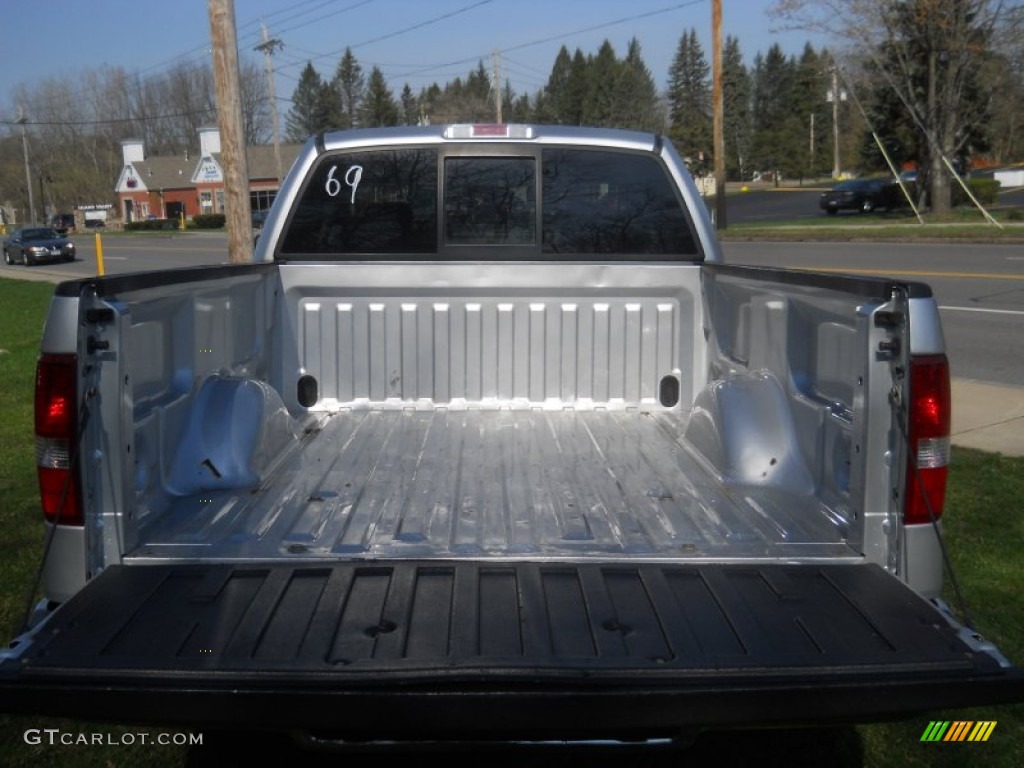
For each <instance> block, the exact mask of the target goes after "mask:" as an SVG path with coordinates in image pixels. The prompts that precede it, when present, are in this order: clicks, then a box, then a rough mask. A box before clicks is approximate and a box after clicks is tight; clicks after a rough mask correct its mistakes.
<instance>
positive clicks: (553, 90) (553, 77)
mask: <svg viewBox="0 0 1024 768" xmlns="http://www.w3.org/2000/svg"><path fill="white" fill-rule="evenodd" d="M571 77H572V57H571V56H569V49H568V48H566V47H565V46H564V45H563V46H562V47H561V48H560V49H559V51H558V55H557V56H556V57H555V63H554V66H552V67H551V74H550V75H549V76H548V82H547V85H545V86H544V101H543V104H544V108H545V114H544V122H549V123H561V124H564V123H567V122H571V121H572V118H571V115H572V109H571V107H570V105H569V84H570V79H571Z"/></svg>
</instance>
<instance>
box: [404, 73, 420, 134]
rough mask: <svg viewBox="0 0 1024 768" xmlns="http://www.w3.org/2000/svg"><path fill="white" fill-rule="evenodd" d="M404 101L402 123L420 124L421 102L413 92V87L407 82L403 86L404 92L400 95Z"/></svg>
mask: <svg viewBox="0 0 1024 768" xmlns="http://www.w3.org/2000/svg"><path fill="white" fill-rule="evenodd" d="M399 98H400V99H401V103H402V123H403V124H404V125H419V122H420V104H419V100H418V99H417V98H416V95H415V94H414V93H413V92H412V88H410V87H409V84H408V83H406V84H405V86H404V87H403V88H402V94H401V96H399Z"/></svg>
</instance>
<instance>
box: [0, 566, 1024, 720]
mask: <svg viewBox="0 0 1024 768" xmlns="http://www.w3.org/2000/svg"><path fill="white" fill-rule="evenodd" d="M1021 681H1022V678H1021V673H1020V671H1019V670H1018V669H1016V668H1014V667H1006V666H1000V664H999V663H998V662H997V660H996V659H995V658H993V657H992V656H990V655H988V654H986V653H982V652H979V651H978V649H977V647H971V646H970V645H968V643H967V642H965V640H964V636H963V635H962V634H961V632H959V631H958V630H957V628H955V627H954V626H952V625H951V624H950V623H949V622H947V621H946V620H945V619H944V618H943V615H942V613H940V612H939V611H938V610H937V609H936V608H935V607H934V606H933V605H932V604H930V603H929V602H927V601H925V600H923V599H922V598H920V597H919V596H918V595H917V594H916V593H914V592H912V591H911V590H909V589H908V588H907V587H905V586H904V585H903V584H902V583H900V582H899V581H898V580H896V579H895V578H893V577H891V576H889V575H888V574H886V573H885V572H883V571H882V570H881V569H879V568H878V567H876V566H874V565H830V564H829V565H781V564H770V565H750V564H743V565H738V564H732V565H731V564H700V565H687V564H629V565H618V564H614V565H612V564H573V563H556V562H552V563H501V562H495V563H488V564H481V563H478V562H451V561H448V562H438V561H432V562H426V561H419V562H417V561H389V562H387V563H367V562H358V563H357V562H346V563H331V564H325V565H315V566H293V565H284V564H268V565H261V566H258V567H253V566H243V565H230V564H225V565H137V566H114V567H111V568H109V569H108V570H106V571H105V572H104V573H103V574H102V575H101V576H99V577H98V578H97V579H95V580H94V581H93V582H91V583H90V584H89V585H88V586H87V587H86V588H85V589H84V590H83V591H82V592H81V593H79V595H77V596H76V597H75V598H74V599H72V600H71V601H70V602H69V603H67V604H66V605H64V606H63V607H61V608H60V609H59V610H58V611H57V612H56V613H55V614H54V615H53V616H52V617H51V618H50V620H49V621H48V622H47V623H46V624H44V625H43V626H42V628H41V629H40V630H39V631H38V632H36V633H35V635H34V637H33V638H32V639H31V640H30V641H26V643H25V644H24V646H23V647H22V650H21V652H20V654H18V655H17V657H16V658H8V659H7V661H6V662H5V663H4V664H3V666H2V667H0V703H2V709H3V711H7V712H20V713H35V714H46V715H52V716H70V717H76V718H94V719H95V718H104V719H106V718H111V719H115V720H120V721H123V722H152V723H162V724H171V723H174V724H182V725H193V726H209V727H214V726H225V727H227V726H236V727H240V726H245V727H257V728H273V729H305V730H309V731H323V732H330V733H332V734H335V735H337V736H339V737H344V738H358V739H366V738H389V739H391V738H393V739H406V738H408V739H413V738H431V739H438V738H460V739H461V738H474V737H477V738H516V739H521V738H633V737H652V736H664V735H671V734H673V733H678V732H679V731H680V730H681V729H683V728H693V727H710V726H725V725H730V724H743V725H757V724H764V725H769V724H810V723H821V722H835V721H865V720H877V719H883V718H887V717H893V716H902V715H908V714H911V713H918V712H925V711H928V710H932V709H939V708H947V707H958V706H966V705H982V704H995V703H1001V702H1006V701H1016V700H1020V699H1021V698H1024V687H1022V682H1021Z"/></svg>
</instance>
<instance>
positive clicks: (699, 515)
mask: <svg viewBox="0 0 1024 768" xmlns="http://www.w3.org/2000/svg"><path fill="white" fill-rule="evenodd" d="M949 417H950V391H949V373H948V366H947V362H946V358H945V355H944V342H943V335H942V330H941V327H940V321H939V315H938V311H937V306H936V304H935V301H934V300H933V298H932V296H931V292H930V290H929V289H928V287H927V286H925V285H921V284H917V283H905V282H900V281H894V280H887V279H866V278H862V277H857V278H855V277H846V276H837V275H823V274H815V273H811V272H803V271H795V270H773V269H764V268H754V267H747V266H738V265H726V264H723V263H722V258H721V254H720V250H719V246H718V244H717V241H716V237H715V233H714V231H713V229H712V226H711V223H710V221H709V218H708V216H707V212H706V209H705V206H704V204H703V202H702V200H701V198H700V196H699V194H698V193H697V191H696V189H695V187H694V185H693V182H692V180H691V178H690V176H689V174H688V172H687V170H686V166H685V164H684V163H683V162H682V160H681V159H680V157H679V156H678V154H677V153H676V151H675V150H674V149H673V147H672V144H671V143H670V142H669V141H668V140H666V139H664V138H662V137H660V136H654V135H647V134H640V133H628V132H622V131H612V130H592V129H580V128H566V127H545V126H524V125H475V126H474V125H451V126H441V127H425V128H402V129H382V130H367V131H351V132H344V133H335V134H328V135H320V136H317V137H315V138H313V139H310V141H309V142H308V144H307V145H306V147H305V149H304V150H303V152H302V153H301V155H300V156H299V158H298V160H297V161H296V163H295V165H294V167H293V168H292V169H291V171H290V173H289V174H288V177H287V179H286V180H285V182H284V184H283V188H282V190H281V193H280V195H279V196H278V198H277V200H276V202H275V203H274V206H273V209H272V211H271V213H270V215H269V217H268V219H267V221H266V222H265V225H264V227H263V230H262V234H261V236H260V238H259V242H258V246H257V253H256V258H255V263H252V264H245V265H217V266H211V267H208V268H199V269H185V270H176V271H169V272H160V273H144V274H143V273H140V274H129V275H118V276H110V277H105V278H94V279H86V280H78V281H72V282H66V283H63V284H61V285H59V286H58V287H57V289H56V294H55V296H54V299H53V303H52V307H51V310H50V313H49V316H48V319H47V321H46V326H45V331H44V335H43V340H42V354H41V356H40V358H39V367H38V375H37V392H36V418H35V428H36V434H37V458H38V467H39V481H40V488H41V494H42V506H43V511H44V514H45V525H46V537H47V538H46V556H45V564H44V568H43V587H44V594H45V598H44V600H43V601H42V602H41V603H40V604H39V606H38V609H37V611H36V613H35V615H34V617H33V621H32V622H31V625H30V626H29V627H28V628H27V629H26V631H25V632H24V633H23V634H22V635H21V636H19V637H18V638H17V639H16V641H15V642H14V643H13V644H12V645H11V646H10V647H9V648H8V649H6V650H5V651H3V652H2V653H0V704H2V708H3V710H4V711H8V712H21V713H39V714H47V715H63V716H70V717H77V718H89V719H91V720H98V719H114V720H120V721H122V722H149V723H160V724H168V723H174V724H181V725H190V726H198V727H205V728H239V727H245V728H258V729H264V730H266V729H271V730H280V731H302V732H305V733H309V734H320V735H329V736H330V737H331V738H336V739H340V740H355V741H358V742H360V743H365V742H367V741H373V740H388V741H396V740H397V741H402V740H418V739H429V740H448V739H450V740H461V739H494V740H506V739H510V740H516V741H525V740H535V739H536V740H543V739H584V740H585V739H643V738H660V737H673V736H676V735H679V734H681V733H684V732H689V731H693V730H695V729H702V728H721V727H730V726H773V725H783V724H814V723H824V722H829V723H832V722H836V721H854V722H856V721H860V722H864V721H872V720H882V719H890V718H893V717H901V716H909V715H911V714H918V713H923V712H926V711H929V710H932V709H936V708H949V707H961V706H968V705H986V704H995V703H1001V702H1009V701H1020V700H1022V699H1024V687H1022V680H1024V677H1022V673H1021V670H1020V669H1019V668H1017V667H1015V666H1013V665H1012V664H1011V663H1010V662H1008V661H1007V660H1006V659H1005V658H1003V657H1002V656H1001V655H1000V654H999V652H998V651H997V650H996V649H995V648H994V647H992V646H991V644H989V643H987V642H986V641H985V640H984V639H983V638H981V637H980V636H978V635H977V634H976V633H974V632H973V631H971V630H970V629H968V628H965V627H962V626H960V625H958V624H957V622H956V621H955V620H954V618H953V612H952V611H950V610H949V609H948V608H947V607H946V606H945V604H944V603H942V602H941V601H940V600H939V597H940V592H941V589H942V584H943V571H944V567H943V556H942V543H941V537H940V531H941V524H940V516H941V515H942V512H943V497H944V492H945V482H946V472H947V462H948V457H949ZM950 514H956V510H951V511H950Z"/></svg>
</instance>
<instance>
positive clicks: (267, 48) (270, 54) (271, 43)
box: [255, 22, 284, 190]
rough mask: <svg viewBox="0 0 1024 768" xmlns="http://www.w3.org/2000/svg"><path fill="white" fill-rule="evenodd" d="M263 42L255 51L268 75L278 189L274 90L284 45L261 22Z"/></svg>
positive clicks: (278, 133) (278, 143) (279, 173)
mask: <svg viewBox="0 0 1024 768" xmlns="http://www.w3.org/2000/svg"><path fill="white" fill-rule="evenodd" d="M260 30H261V32H262V42H261V43H260V44H259V45H257V46H256V48H255V50H257V51H260V52H262V53H263V68H264V70H265V71H266V73H267V93H268V95H269V96H270V124H271V126H272V127H273V130H274V163H275V168H276V169H277V187H278V189H279V190H280V188H281V178H282V177H283V176H284V173H283V172H282V170H281V130H280V127H279V124H278V121H277V95H276V93H275V89H274V51H277V50H280V49H281V48H284V43H282V42H281V41H280V40H278V39H277V38H276V37H275V38H273V39H271V38H270V36H269V35H268V34H267V25H266V24H264V23H263V22H260Z"/></svg>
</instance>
